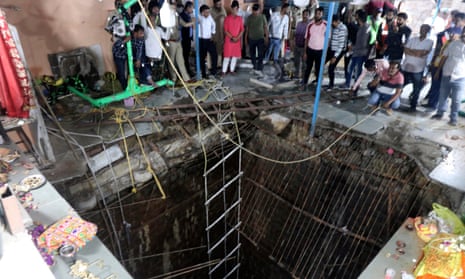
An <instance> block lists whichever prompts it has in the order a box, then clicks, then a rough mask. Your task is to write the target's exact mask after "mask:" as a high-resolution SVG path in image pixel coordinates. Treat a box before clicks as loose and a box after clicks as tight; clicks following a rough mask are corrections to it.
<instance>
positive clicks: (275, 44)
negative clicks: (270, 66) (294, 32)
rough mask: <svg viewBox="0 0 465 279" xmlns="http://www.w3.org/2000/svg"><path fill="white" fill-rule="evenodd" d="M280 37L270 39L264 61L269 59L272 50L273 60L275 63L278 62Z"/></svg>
mask: <svg viewBox="0 0 465 279" xmlns="http://www.w3.org/2000/svg"><path fill="white" fill-rule="evenodd" d="M281 41H282V40H281V39H276V38H271V39H270V46H269V47H268V50H267V51H266V54H265V61H269V60H270V55H271V52H272V51H273V61H274V62H275V63H276V62H278V58H279V51H280V50H281Z"/></svg>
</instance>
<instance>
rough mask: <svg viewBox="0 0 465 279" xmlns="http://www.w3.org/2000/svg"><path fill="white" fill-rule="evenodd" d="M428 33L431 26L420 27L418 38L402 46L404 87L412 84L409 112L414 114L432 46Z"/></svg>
mask: <svg viewBox="0 0 465 279" xmlns="http://www.w3.org/2000/svg"><path fill="white" fill-rule="evenodd" d="M430 31H431V26H429V25H428V24H423V25H421V27H420V36H418V37H414V38H410V39H409V40H408V41H407V44H406V45H405V46H404V60H403V62H402V73H403V74H404V79H405V80H404V86H405V85H407V84H409V83H412V84H413V91H412V93H411V94H410V109H409V112H416V110H417V102H418V97H419V96H420V91H421V88H422V87H423V84H424V82H425V78H424V73H425V68H426V61H427V59H428V55H429V54H430V52H431V50H432V49H433V44H434V43H433V40H431V39H429V38H427V36H428V33H429V32H430Z"/></svg>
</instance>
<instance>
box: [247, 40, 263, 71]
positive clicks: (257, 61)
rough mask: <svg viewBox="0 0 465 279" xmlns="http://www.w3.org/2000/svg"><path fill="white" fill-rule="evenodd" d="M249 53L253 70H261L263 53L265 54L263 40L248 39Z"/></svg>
mask: <svg viewBox="0 0 465 279" xmlns="http://www.w3.org/2000/svg"><path fill="white" fill-rule="evenodd" d="M249 52H250V59H252V65H253V68H254V70H257V71H261V70H263V53H264V52H265V39H258V40H252V39H249Z"/></svg>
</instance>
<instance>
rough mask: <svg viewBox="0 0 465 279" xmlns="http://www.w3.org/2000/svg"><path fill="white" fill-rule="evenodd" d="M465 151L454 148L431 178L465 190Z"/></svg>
mask: <svg viewBox="0 0 465 279" xmlns="http://www.w3.org/2000/svg"><path fill="white" fill-rule="evenodd" d="M463 158H465V151H463V150H458V149H454V150H452V152H450V153H449V154H448V155H447V158H446V159H445V160H444V161H442V162H441V163H440V164H439V165H438V166H437V167H436V168H435V169H434V170H433V171H432V172H431V173H430V174H429V176H430V178H431V179H433V180H435V181H438V182H440V183H442V184H445V185H448V186H451V187H454V188H456V189H458V190H460V191H465V172H463V169H465V161H464V160H463Z"/></svg>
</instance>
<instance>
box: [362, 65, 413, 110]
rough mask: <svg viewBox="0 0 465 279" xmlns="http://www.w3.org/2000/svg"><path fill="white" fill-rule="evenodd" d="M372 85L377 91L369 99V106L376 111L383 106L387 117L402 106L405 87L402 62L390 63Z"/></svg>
mask: <svg viewBox="0 0 465 279" xmlns="http://www.w3.org/2000/svg"><path fill="white" fill-rule="evenodd" d="M371 84H375V85H376V89H375V91H374V92H373V94H371V96H370V98H369V99H368V105H369V106H371V107H372V109H375V108H376V107H378V106H381V107H382V108H383V109H385V111H386V114H387V115H391V114H392V110H393V109H397V108H399V106H400V94H401V93H402V88H403V87H404V76H403V75H402V73H401V72H400V61H390V62H389V68H388V69H386V70H384V71H382V72H381V73H380V74H379V75H377V76H376V77H375V79H374V80H373V81H372V83H371Z"/></svg>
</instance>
